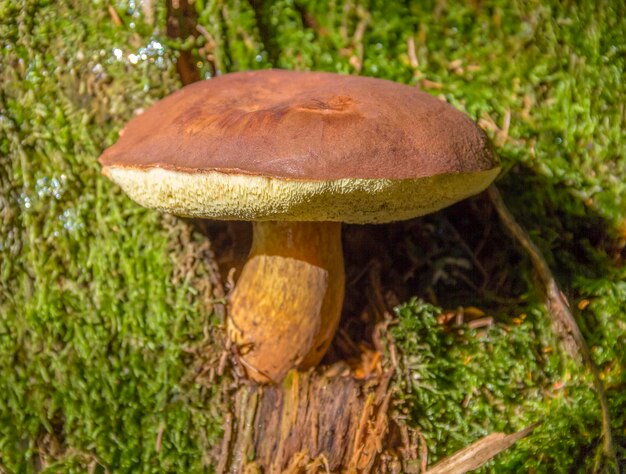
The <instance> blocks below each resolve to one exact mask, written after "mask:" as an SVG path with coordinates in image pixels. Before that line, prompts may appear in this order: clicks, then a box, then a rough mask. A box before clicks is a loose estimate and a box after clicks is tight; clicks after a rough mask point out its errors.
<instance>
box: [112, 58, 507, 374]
mask: <svg viewBox="0 0 626 474" xmlns="http://www.w3.org/2000/svg"><path fill="white" fill-rule="evenodd" d="M100 163H101V164H102V166H103V172H104V173H105V175H107V176H108V177H110V178H111V179H112V180H113V181H115V182H116V183H118V184H119V185H120V186H121V187H122V189H123V190H124V191H125V192H126V193H127V194H128V195H129V196H130V197H131V198H132V199H134V200H135V201H136V202H138V203H139V204H141V205H143V206H146V207H150V208H154V209H158V210H161V211H165V212H169V213H172V214H176V215H179V216H188V217H201V218H210V219H226V220H229V219H232V220H249V221H253V243H252V249H251V251H250V255H249V258H248V260H247V262H246V263H245V265H244V267H243V269H242V271H241V276H240V277H239V279H238V281H237V285H236V288H235V289H234V291H233V292H232V295H231V297H230V302H229V306H230V307H229V317H228V323H227V329H228V333H229V336H230V338H231V339H232V341H233V343H234V344H235V345H236V347H237V348H238V354H239V357H240V360H241V362H242V365H244V366H245V367H246V371H247V373H248V376H249V377H251V378H252V379H255V380H258V381H262V382H271V381H274V382H276V381H280V380H281V379H282V378H283V377H284V375H285V374H286V373H287V371H288V370H289V369H291V368H294V367H298V368H307V367H311V366H313V365H315V364H317V363H318V362H319V361H320V360H321V358H322V356H323V355H324V353H325V352H326V349H327V348H328V346H329V344H330V342H331V339H332V337H333V334H334V333H335V330H336V329H337V325H338V322H339V315H340V312H341V307H342V303H343V296H344V269H343V256H342V248H341V222H347V223H382V222H390V221H398V220H403V219H409V218H412V217H416V216H420V215H423V214H427V213H430V212H433V211H436V210H438V209H441V208H443V207H445V206H448V205H450V204H452V203H454V202H456V201H459V200H461V199H464V198H466V197H468V196H470V195H473V194H476V193H478V192H480V191H482V190H483V189H485V188H486V187H487V186H488V185H489V183H490V182H491V181H492V180H493V179H494V178H495V177H496V175H497V174H498V172H499V166H498V161H497V159H496V157H495V156H494V154H493V152H492V151H491V147H490V145H489V142H488V140H487V138H486V137H485V135H484V133H483V132H482V131H481V130H480V129H479V128H478V127H477V126H476V125H475V124H474V123H473V122H472V121H471V120H470V119H469V118H468V117H467V116H465V115H464V114H462V113H461V112H459V111H457V110H456V109H454V108H453V107H451V106H450V105H448V104H446V103H445V102H442V101H440V100H437V99H435V98H433V97H431V96H430V95H428V94H426V93H424V92H421V91H419V90H418V89H416V88H415V87H410V86H406V85H401V84H396V83H394V82H390V81H386V80H380V79H373V78H368V77H354V76H344V75H338V74H330V73H314V72H289V71H281V70H266V71H255V72H243V73H235V74H226V75H223V76H220V77H217V78H215V79H210V80H207V81H202V82H198V83H195V84H192V85H189V86H187V87H184V88H183V89H182V90H180V91H178V92H176V93H174V94H172V95H170V96H168V97H166V98H165V99H163V100H161V101H159V102H157V103H156V104H155V105H153V106H152V107H151V108H149V109H148V110H147V111H146V112H144V113H143V114H141V115H139V116H138V117H136V118H134V119H133V120H131V121H130V122H129V123H128V125H127V126H126V127H125V128H124V130H123V133H122V134H121V137H120V139H119V141H118V142H117V143H116V144H115V145H113V146H112V147H110V148H109V149H107V150H106V151H105V152H104V154H103V155H102V156H101V157H100Z"/></svg>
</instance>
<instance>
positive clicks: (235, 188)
mask: <svg viewBox="0 0 626 474" xmlns="http://www.w3.org/2000/svg"><path fill="white" fill-rule="evenodd" d="M499 171H500V168H499V167H495V168H492V169H489V170H486V171H476V172H470V173H457V174H454V173H452V174H450V173H448V174H438V175H435V176H429V177H422V178H416V179H399V180H389V179H336V180H329V181H307V180H290V179H281V178H269V177H263V176H254V175H244V174H227V173H220V172H207V173H198V174H192V173H186V172H181V171H173V170H167V169H163V168H148V169H136V168H124V167H108V168H106V169H105V172H106V173H107V174H108V175H109V176H110V177H111V179H113V181H115V182H116V183H118V184H119V185H120V186H121V187H122V189H123V190H124V191H125V192H126V193H127V194H128V195H129V196H130V197H131V198H132V199H133V200H135V201H136V202H137V203H139V204H141V205H142V206H145V207H149V208H153V209H158V210H160V211H165V212H169V213H171V214H175V215H179V216H185V217H200V218H208V219H220V220H244V221H335V222H347V223H353V224H367V223H383V222H392V221H398V220H404V219H410V218H413V217H417V216H421V215H424V214H428V213H431V212H434V211H437V210H439V209H442V208H444V207H446V206H449V205H451V204H453V203H455V202H457V201H460V200H462V199H465V198H466V197H469V196H471V195H474V194H477V193H479V192H481V191H482V190H484V189H485V188H486V187H487V186H489V184H490V183H491V182H492V181H493V180H494V179H495V177H496V176H497V174H498V172H499Z"/></svg>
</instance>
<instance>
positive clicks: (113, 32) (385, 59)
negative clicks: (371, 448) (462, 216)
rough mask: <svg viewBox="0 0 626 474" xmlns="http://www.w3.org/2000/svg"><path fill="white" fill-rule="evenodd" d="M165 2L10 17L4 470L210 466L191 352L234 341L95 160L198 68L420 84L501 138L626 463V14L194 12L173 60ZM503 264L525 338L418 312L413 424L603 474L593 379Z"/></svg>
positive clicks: (511, 465)
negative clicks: (183, 60)
mask: <svg viewBox="0 0 626 474" xmlns="http://www.w3.org/2000/svg"><path fill="white" fill-rule="evenodd" d="M147 3H150V2H146V4H147ZM153 3H154V4H155V5H156V10H155V11H153V12H148V14H147V15H146V13H145V12H143V11H142V9H141V7H140V5H141V3H140V2H130V1H129V2H124V1H119V2H118V1H116V2H113V3H110V2H104V1H95V2H88V3H86V2H79V1H72V0H63V1H60V2H49V1H46V0H28V1H25V2H15V1H12V0H0V17H2V18H3V21H2V23H1V24H0V50H1V52H0V54H1V58H2V59H1V63H0V82H1V83H2V91H1V92H0V239H1V240H0V259H1V265H0V394H1V395H0V469H2V468H4V469H5V470H7V471H9V472H13V471H16V472H29V471H34V470H37V469H40V468H42V467H45V468H47V469H48V470H49V472H84V471H85V470H86V469H87V467H88V466H98V465H99V466H101V469H102V470H104V469H108V470H110V471H118V472H119V471H137V470H145V471H177V472H180V471H198V470H202V469H203V466H204V464H206V463H209V464H210V462H211V459H212V458H211V453H212V447H213V446H214V445H215V443H216V442H217V440H218V438H219V436H220V430H221V428H220V426H221V425H220V423H221V415H220V413H219V408H215V407H219V406H220V405H219V404H218V403H217V399H218V398H219V394H218V393H217V392H218V387H217V385H216V386H215V387H214V388H211V389H207V388H206V387H205V388H202V387H201V386H200V385H197V384H195V383H194V382H193V380H194V377H193V374H190V370H191V369H190V368H189V367H190V361H189V358H188V357H187V356H185V354H186V352H185V350H184V349H186V348H188V347H190V346H192V347H195V346H196V345H197V344H200V341H199V340H198V338H199V337H200V336H199V335H201V334H203V328H204V326H205V324H206V325H207V326H208V327H213V325H214V324H216V323H215V322H211V320H209V318H210V315H207V314H205V313H204V312H203V311H202V310H201V309H200V308H199V307H198V304H197V299H198V298H197V297H195V296H194V294H193V292H194V291H195V290H193V289H192V288H191V287H190V285H189V282H188V280H185V279H184V278H181V279H180V280H181V282H182V283H180V284H177V285H174V284H171V282H172V281H173V280H174V279H175V278H174V277H175V272H176V268H177V265H178V263H177V262H178V261H179V260H180V259H181V258H183V254H184V252H182V250H181V251H178V250H177V249H176V247H172V241H175V240H176V239H175V238H173V234H175V232H176V231H173V230H172V229H171V228H168V227H166V226H164V225H163V221H162V218H161V217H160V216H158V215H157V214H156V213H152V212H149V211H146V210H143V209H140V208H138V207H137V206H136V205H134V204H133V203H131V202H130V201H129V200H128V199H127V198H125V197H124V196H122V195H121V193H120V192H119V190H117V189H116V188H115V187H114V186H112V185H111V184H110V183H108V182H107V181H106V180H105V179H104V178H102V177H101V176H100V175H99V169H98V165H97V163H96V161H95V159H96V157H97V156H98V155H99V153H100V152H101V151H102V150H103V149H104V148H105V147H106V146H107V145H110V144H111V143H113V142H114V140H115V138H116V136H117V132H118V130H119V129H120V128H121V127H122V125H123V124H124V122H125V121H126V120H128V119H129V118H130V117H131V116H132V115H133V114H134V113H135V111H136V110H138V109H140V108H145V107H146V106H147V105H149V104H150V103H152V102H153V101H154V100H156V99H158V98H160V97H162V96H163V95H165V94H167V93H169V92H170V91H172V90H175V89H177V88H178V87H179V84H178V81H177V79H176V71H175V67H174V60H175V58H176V57H177V54H178V50H180V49H191V50H192V52H193V55H194V58H196V60H197V61H198V63H199V68H200V71H201V74H202V75H203V76H204V77H209V76H212V75H214V74H218V73H223V72H226V71H234V70H240V69H253V68H261V67H270V66H274V67H283V68H290V69H316V70H328V71H336V72H342V73H351V74H356V73H358V74H365V75H370V76H377V77H383V78H387V79H391V80H395V81H399V82H404V83H408V84H416V85H421V86H422V87H425V88H426V90H428V91H429V92H431V93H433V94H435V95H439V96H441V97H442V98H445V99H446V100H448V101H449V102H451V103H453V104H454V105H456V106H457V107H459V108H461V109H464V110H466V111H467V113H469V114H470V115H471V116H472V117H473V118H475V119H476V120H480V121H481V124H482V125H483V126H484V127H485V128H486V129H487V131H488V133H489V134H490V135H492V137H493V138H494V141H495V143H496V146H497V149H498V152H499V153H500V155H501V156H502V158H503V162H504V168H505V169H506V174H505V176H504V177H503V178H502V179H501V181H500V186H501V187H502V189H503V193H504V195H505V198H506V200H507V202H508V203H509V205H510V206H511V208H512V210H513V212H514V213H515V215H516V216H518V218H519V219H520V221H521V222H522V223H523V224H524V225H525V226H526V227H527V228H528V229H529V230H530V231H531V233H532V235H533V238H534V239H535V240H536V241H537V243H538V245H539V246H540V247H541V248H542V250H543V251H544V252H545V253H546V256H547V258H548V260H549V262H550V264H551V266H552V267H553V268H554V269H555V272H556V273H557V275H558V278H559V281H560V282H561V283H562V285H563V287H564V289H565V290H566V292H567V293H568V295H569V296H570V299H571V301H572V304H573V306H574V307H575V306H576V305H577V303H578V302H579V301H580V300H582V299H585V300H587V301H588V302H589V303H588V304H587V305H582V306H581V307H583V308H584V309H582V310H581V311H580V314H578V315H577V317H578V321H579V324H580V325H581V327H582V329H583V331H584V333H585V336H586V338H587V339H588V341H589V342H590V344H591V345H592V347H593V354H594V357H596V360H597V362H598V363H599V364H600V366H601V369H602V371H603V376H604V378H605V381H606V383H607V389H608V396H609V402H610V406H611V414H612V416H613V422H614V428H615V434H616V441H617V443H618V445H619V446H620V450H619V456H620V459H622V460H623V459H624V458H625V455H624V446H625V443H624V439H626V432H624V427H625V426H626V420H625V418H624V413H626V395H625V393H626V392H624V386H625V384H626V375H625V374H624V370H623V367H624V366H625V364H626V360H625V355H624V351H623V350H621V348H622V347H623V346H624V343H625V342H626V314H625V312H624V308H625V307H626V288H625V287H624V282H625V281H626V271H625V269H624V267H623V266H621V267H620V266H619V264H618V263H616V259H617V260H619V258H620V252H622V254H621V255H623V250H620V244H619V241H618V238H619V236H620V235H621V236H622V238H623V233H624V228H625V227H624V226H625V222H626V212H625V208H626V201H625V197H624V196H626V189H625V186H626V185H625V184H624V183H626V141H625V140H624V139H623V129H624V109H623V104H624V102H626V94H625V92H626V91H625V88H626V85H625V83H624V80H623V75H624V70H625V66H626V65H625V62H626V55H625V54H624V53H625V52H626V38H625V36H626V7H625V6H624V4H623V2H618V1H609V2H604V3H601V4H596V3H594V2H574V3H571V2H570V3H563V2H517V1H513V2H511V1H504V0H501V1H500V0H490V1H488V2H478V3H475V2H474V3H471V2H470V3H467V2H435V1H432V2H386V1H374V0H372V1H364V2H354V1H351V0H348V1H345V2H344V1H337V0H333V1H331V2H317V1H312V0H311V1H305V0H296V1H286V0H285V1H283V0H277V1H272V2H245V1H240V2H218V1H211V0H196V2H195V3H194V4H195V8H196V10H197V13H198V18H199V23H200V25H201V26H202V27H203V28H204V31H202V32H199V33H198V37H197V38H194V39H182V40H180V41H172V40H169V39H167V38H165V37H164V31H165V22H166V18H165V15H166V13H165V6H164V4H163V2H153ZM251 5H254V6H256V8H253V7H252V6H251ZM259 5H261V6H259ZM110 8H112V9H113V10H112V11H111V10H110ZM118 23H120V24H118ZM507 124H508V125H507ZM190 245H191V244H190ZM621 258H622V259H623V256H622V257H621ZM502 264H503V265H511V266H512V265H517V267H516V268H515V271H516V272H519V273H520V275H521V277H520V278H521V280H522V281H525V282H527V285H528V288H527V294H526V295H524V298H522V299H520V301H519V305H520V307H519V311H518V313H521V312H523V313H526V314H528V317H527V318H526V319H525V320H524V321H523V323H522V324H519V325H511V324H510V320H511V317H514V316H518V314H517V313H516V314H510V311H511V310H510V309H509V308H503V309H502V310H501V312H500V313H497V314H496V316H497V321H499V324H496V325H495V326H494V327H493V328H492V329H490V330H489V331H488V332H487V333H486V334H478V333H476V332H472V331H469V330H467V328H465V329H464V333H463V334H460V333H459V332H458V331H452V332H446V331H444V330H443V329H442V328H441V327H440V326H438V325H436V324H435V322H434V317H435V315H436V314H437V311H438V310H437V309H435V308H432V307H428V306H424V305H423V304H421V303H418V302H413V303H410V304H408V305H406V306H404V307H403V308H402V309H400V310H399V313H398V314H399V316H398V317H399V321H400V323H399V324H400V325H399V327H398V328H397V330H396V331H395V333H394V334H395V336H396V338H397V344H398V346H399V347H401V348H402V354H403V355H402V360H403V361H404V362H403V363H404V364H405V369H406V373H407V377H406V378H405V380H403V381H400V382H398V383H399V384H400V385H399V387H404V388H405V389H406V390H405V394H404V397H403V399H402V401H403V406H402V409H403V410H405V411H406V412H407V416H408V417H409V420H410V423H412V424H413V426H415V427H419V429H420V430H421V431H422V432H423V434H424V435H425V436H426V437H427V439H428V440H429V447H430V449H431V453H432V454H433V456H435V457H441V456H444V455H446V454H447V453H449V452H451V451H453V450H454V449H457V448H460V447H461V446H463V445H465V444H467V443H469V442H471V441H472V440H474V439H476V438H477V437H479V436H482V435H484V434H486V433H487V432H489V431H492V430H513V429H518V428H521V427H522V426H525V425H526V424H528V423H530V422H532V421H535V420H536V419H538V418H543V419H544V423H543V425H542V426H541V427H540V428H539V429H538V430H537V431H536V432H535V433H534V434H533V435H532V436H531V437H529V438H528V439H527V440H524V441H522V442H520V443H519V444H518V445H516V447H514V448H513V449H512V450H510V451H509V452H507V453H505V454H504V455H502V456H500V457H499V458H498V459H497V460H496V464H494V465H493V466H494V467H493V468H494V469H496V470H497V471H498V472H501V471H503V470H504V471H510V472H516V471H519V470H535V471H540V472H552V471H553V470H554V469H561V470H564V471H566V470H568V469H574V470H575V469H576V466H582V467H581V469H583V470H585V469H587V468H589V467H590V466H592V465H593V463H594V459H595V456H596V454H597V452H598V446H599V444H600V443H599V440H600V422H599V413H598V406H597V402H596V400H595V397H594V394H593V391H592V390H591V388H590V384H589V380H588V379H587V376H586V375H585V374H583V373H580V371H579V370H578V369H577V366H576V364H574V363H573V362H571V361H568V359H567V358H565V357H563V356H562V355H560V353H559V352H558V351H557V350H556V349H555V348H556V346H555V343H554V341H553V340H552V339H551V336H550V331H549V330H548V328H547V325H546V323H545V319H546V316H545V314H544V310H543V307H542V305H541V303H540V298H539V297H538V296H537V295H536V293H537V292H536V289H535V288H534V285H535V283H534V280H533V278H532V272H531V270H530V267H529V265H528V263H527V262H525V261H523V260H522V264H521V265H519V263H518V261H515V262H513V261H511V262H502ZM194 265H195V266H196V267H198V265H199V262H195V263H194ZM198 272H199V273H198V275H201V274H202V270H198ZM185 282H187V283H185ZM440 299H441V298H440ZM458 299H459V298H458V295H455V294H453V293H450V294H448V295H447V300H443V299H441V304H442V305H443V306H446V301H458ZM473 303H474V304H480V301H473ZM505 323H506V324H507V327H508V326H510V328H508V329H505V326H504V324H505ZM417 334H419V335H420V337H419V338H418V337H417V336H416V335H417ZM547 347H551V348H552V352H549V353H546V352H545V349H546V348H547ZM416 375H417V376H418V378H414V377H415V376H416ZM561 383H563V384H564V388H559V389H557V388H554V387H555V385H554V384H557V385H556V386H557V387H560V384H561ZM402 384H405V385H402ZM467 397H469V398H467ZM426 415H427V416H426ZM159 433H162V434H161V439H162V441H161V447H160V450H159V451H158V452H157V443H156V439H157V437H158V434H159ZM44 464H45V465H44ZM555 466H556V467H555Z"/></svg>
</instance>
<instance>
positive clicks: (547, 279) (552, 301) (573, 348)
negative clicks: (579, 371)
mask: <svg viewBox="0 0 626 474" xmlns="http://www.w3.org/2000/svg"><path fill="white" fill-rule="evenodd" d="M487 193H488V195H489V199H490V200H491V203H492V204H493V206H494V208H495V209H496V211H497V213H498V215H499V216H500V220H501V221H502V223H503V224H504V226H505V227H506V228H507V230H508V231H509V233H510V234H511V235H512V236H513V238H514V239H515V240H516V241H517V242H518V243H519V244H520V245H521V246H522V248H523V249H524V250H525V251H526V253H527V254H528V256H529V257H530V260H531V262H532V265H533V268H534V269H535V272H536V273H537V276H538V277H539V280H540V281H541V284H542V286H543V289H544V292H545V294H546V300H547V301H546V304H547V306H548V309H549V311H548V314H549V315H550V317H551V318H552V326H553V328H554V330H555V332H556V333H557V335H558V336H559V337H560V338H561V339H562V340H563V342H564V345H565V348H566V350H567V351H568V352H569V354H570V355H571V356H573V357H575V358H576V359H578V356H580V357H582V361H583V364H584V365H585V366H586V368H587V369H588V370H589V371H590V372H591V374H592V377H593V386H594V389H595V391H596V393H597V394H598V399H599V402H600V409H601V411H602V436H603V450H604V454H605V455H606V456H607V457H608V458H609V459H611V460H612V461H613V462H615V463H617V458H616V455H615V447H614V445H613V435H612V433H611V419H610V415H609V406H608V402H607V399H606V393H605V391H604V384H603V383H602V380H601V379H600V372H599V370H598V367H597V366H596V364H595V362H594V360H593V358H592V357H591V351H590V350H589V346H588V345H587V341H585V338H584V337H583V335H582V333H581V331H580V328H579V327H578V324H577V323H576V320H575V319H574V316H573V315H572V312H571V311H570V307H569V304H568V302H567V300H566V298H565V296H564V295H563V293H562V292H561V290H560V289H559V287H558V285H557V283H556V280H555V279H554V276H553V275H552V271H551V270H550V267H549V266H548V264H547V263H546V260H545V258H544V257H543V255H542V253H541V250H539V248H538V247H537V246H536V245H535V244H534V243H533V241H532V240H531V238H530V236H529V235H528V232H526V230H524V228H523V227H522V226H520V225H519V224H518V223H517V221H516V220H515V218H514V217H513V215H512V214H511V212H510V211H509V210H508V208H507V207H506V204H504V200H503V199H502V196H501V195H500V192H499V191H498V188H496V186H495V185H491V186H490V187H489V189H488V191H487Z"/></svg>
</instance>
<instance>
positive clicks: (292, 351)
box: [228, 222, 345, 382]
mask: <svg viewBox="0 0 626 474" xmlns="http://www.w3.org/2000/svg"><path fill="white" fill-rule="evenodd" d="M344 280H345V276H344V268H343V253H342V249H341V224H340V223H338V222H255V223H254V227H253V237H252V248H251V250H250V255H249V257H248V260H247V262H246V264H245V265H244V267H243V269H242V271H241V276H240V277H239V280H238V281H237V285H236V288H235V290H234V291H233V293H232V296H231V299H230V307H229V319H228V333H229V337H230V338H231V340H232V341H233V343H234V344H235V347H236V348H237V352H238V354H239V360H240V361H241V363H242V365H243V366H244V367H245V369H246V372H247V374H248V377H250V378H251V379H254V380H256V381H259V382H280V381H281V380H282V379H283V377H284V376H285V375H286V374H287V372H288V371H289V370H290V369H292V368H294V367H297V368H300V369H305V368H308V367H312V366H314V365H315V364H317V363H318V362H319V361H320V360H321V359H322V357H323V355H324V353H325V352H326V350H327V349H328V346H329V345H330V342H331V340H332V338H333V335H334V333H335V330H336V329H337V325H338V324H339V316H340V313H341V307H342V305H343V296H344Z"/></svg>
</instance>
